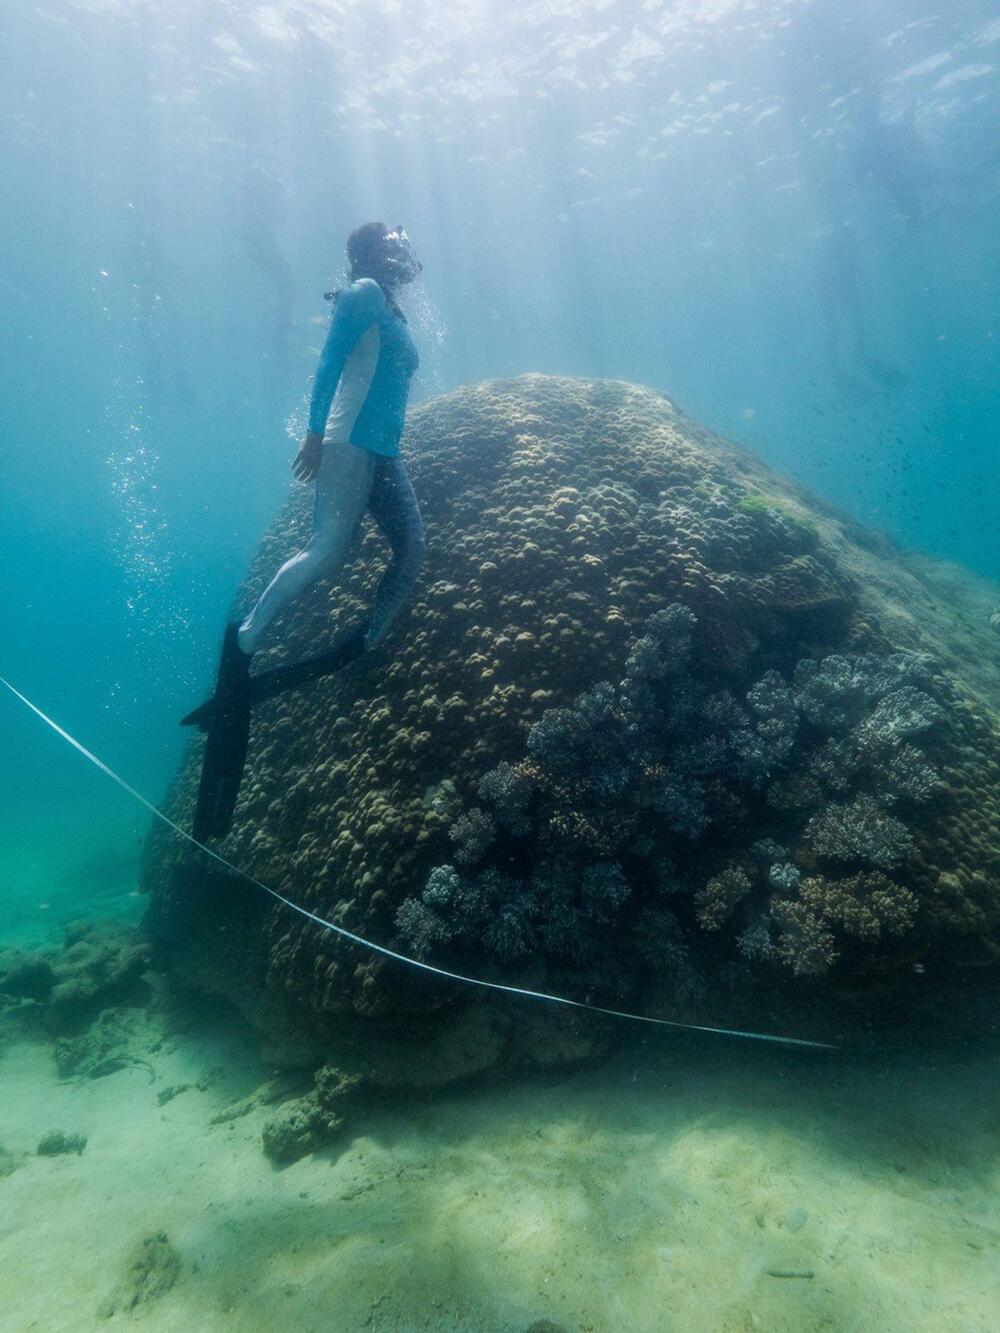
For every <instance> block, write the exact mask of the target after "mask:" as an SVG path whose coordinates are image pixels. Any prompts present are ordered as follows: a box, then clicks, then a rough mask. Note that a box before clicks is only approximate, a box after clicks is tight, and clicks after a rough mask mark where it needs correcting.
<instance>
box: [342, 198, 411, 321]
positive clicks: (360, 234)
mask: <svg viewBox="0 0 1000 1333" xmlns="http://www.w3.org/2000/svg"><path fill="white" fill-rule="evenodd" d="M388 232H389V228H388V227H387V226H386V225H385V223H384V222H366V223H364V225H363V226H360V227H356V228H355V229H354V231H352V232H351V234H350V236H348V238H347V260H348V263H349V264H350V274H349V278H348V281H350V282H357V280H358V278H373V279H374V276H375V275H374V273H373V272H372V270H373V269H375V268H377V266H378V255H379V251H380V249H381V247H382V242H383V241H384V240H385V238H386V236H387V235H388ZM375 280H376V281H377V279H375ZM379 286H380V287H381V286H382V284H381V283H379ZM382 292H383V294H384V296H385V299H386V300H387V301H388V302H389V306H390V308H391V309H392V311H393V313H394V314H396V315H398V316H399V317H400V319H403V320H405V319H406V316H405V315H404V314H403V312H402V310H400V308H399V306H398V305H397V303H396V299H395V297H394V296H393V295H392V293H391V292H387V291H386V290H385V288H384V287H382ZM339 295H340V288H339V287H338V288H337V289H336V290H335V291H330V292H324V293H323V298H324V300H326V301H336V299H337V297H338V296H339Z"/></svg>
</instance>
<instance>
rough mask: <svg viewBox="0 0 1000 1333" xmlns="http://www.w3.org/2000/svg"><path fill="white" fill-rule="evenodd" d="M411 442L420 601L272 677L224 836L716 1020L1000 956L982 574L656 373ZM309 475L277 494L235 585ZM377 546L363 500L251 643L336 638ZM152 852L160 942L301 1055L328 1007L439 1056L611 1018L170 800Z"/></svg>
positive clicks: (602, 990) (563, 967)
mask: <svg viewBox="0 0 1000 1333" xmlns="http://www.w3.org/2000/svg"><path fill="white" fill-rule="evenodd" d="M405 451H406V455H407V458H408V460H409V463H410V466H411V471H412V476H413V480H414V485H415V487H416V490H417V493H418V496H419V498H420V503H421V507H422V510H423V513H424V518H425V521H426V527H427V536H428V546H429V555H428V559H427V564H426V567H425V569H424V572H423V574H422V577H421V580H420V583H419V587H418V589H417V592H416V595H415V597H414V598H413V600H412V603H411V604H410V606H409V607H408V608H407V609H406V611H405V612H404V613H403V615H402V616H401V617H400V619H399V621H398V622H397V625H396V627H395V628H394V630H393V632H392V635H391V636H390V638H389V640H388V641H387V643H386V644H385V645H384V647H383V648H382V649H380V650H379V651H378V652H377V653H376V654H374V655H372V656H371V657H368V658H366V659H364V660H363V661H362V662H360V663H358V664H355V665H354V666H352V667H351V668H349V669H348V670H347V671H346V672H344V673H343V674H342V675H341V676H339V677H337V678H333V679H328V680H325V681H322V682H320V683H319V684H316V685H314V686H311V687H310V688H309V689H307V690H304V691H301V692H298V693H292V694H287V695H285V696H283V697H280V698H277V699H274V700H272V701H270V702H268V703H266V704H264V705H261V706H260V707H259V708H258V710H257V711H256V713H255V717H254V722H253V733H252V737H251V746H250V756H249V763H248V768H247V774H246V780H245V783H244V787H243V791H242V794H241V797H240V802H239V805H238V806H237V810H236V818H235V822H234V825H233V830H232V833H231V834H230V836H229V837H228V839H227V840H226V842H225V843H224V844H223V847H222V850H223V852H224V854H225V855H226V857H227V858H229V859H230V860H232V861H233V862H235V863H236V864H237V865H239V866H242V867H245V869H246V870H247V871H249V872H250V873H251V874H252V875H254V876H256V877H257V878H259V879H261V880H263V881H265V882H267V883H268V884H270V885H272V886H273V887H274V888H276V889H278V890H280V891H281V892H282V893H284V894H286V895H287V896H288V897H290V898H293V899H294V900H295V901H296V902H298V903H301V904H302V905H303V906H305V907H307V908H308V909H309V910H310V911H312V912H314V913H317V914H318V915H320V916H322V917H324V918H327V919H329V920H332V921H334V922H336V923H338V924H340V925H342V926H345V927H347V928H348V929H350V930H352V931H354V932H356V933H358V934H360V935H362V936H365V937H367V938H369V939H372V940H375V941H378V942H379V943H382V944H386V945H389V946H391V947H394V948H399V949H401V950H402V951H404V952H407V953H410V954H415V955H418V956H420V957H426V958H427V959H429V960H430V961H431V962H434V963H438V964H440V965H442V966H445V967H449V968H452V969H454V970H458V971H465V972H468V973H472V974H474V975H478V976H483V977H488V978H493V979H498V980H508V981H511V982H513V983H515V984H520V985H529V986H530V987H531V988H533V989H544V988H553V989H558V990H560V991H562V992H563V993H570V994H573V995H578V996H583V995H587V996H589V997H591V998H593V999H595V1000H597V1001H598V1002H604V1003H613V1004H614V1007H618V1008H620V1007H624V1006H626V1005H628V1006H630V1007H632V1008H645V1009H647V1010H655V1011H656V1012H658V1013H661V1014H664V1015H669V1016H673V1017H681V1018H695V1019H698V1020H702V1021H706V1020H707V1021H717V1022H723V1023H724V1022H726V1021H727V1020H731V1019H732V1018H733V1017H734V1016H735V1015H736V1014H737V1013H738V1012H739V1013H742V1014H743V1015H744V1017H745V1016H747V1015H748V1014H750V1013H751V1012H752V1000H753V997H755V996H760V995H762V994H765V993H767V994H769V995H771V996H772V1000H771V1001H769V1012H768V1019H769V1021H770V1022H772V1023H774V1022H785V1024H786V1026H791V1025H793V1021H794V1018H795V1017H796V1016H799V1015H802V1014H804V1013H805V1012H806V1010H805V1009H804V1008H803V1002H804V1000H805V998H806V997H807V996H809V995H813V994H817V993H819V992H820V991H822V994H823V996H824V997H825V998H824V1004H826V1005H827V1006H828V1007H829V1005H830V1004H831V1003H835V1001H836V997H837V996H840V995H845V994H848V993H849V994H851V995H852V996H853V997H854V1003H855V1004H857V996H858V995H859V994H862V993H863V994H865V995H866V996H867V997H868V998H867V1000H866V1003H867V1005H868V1006H869V1008H870V1007H871V1006H873V1005H874V1006H875V1007H878V1006H879V1005H880V1004H884V1005H888V1004H889V999H888V998H887V997H890V996H892V995H894V994H895V995H898V994H899V993H900V991H901V990H902V991H905V990H906V988H907V987H912V986H913V985H914V984H915V983H914V981H913V978H914V977H915V976H919V977H920V984H921V985H923V986H924V987H926V986H927V984H928V982H927V980H926V978H927V975H928V972H931V973H933V974H935V975H936V974H940V973H942V972H943V971H944V970H945V969H946V967H947V966H949V965H950V964H951V963H954V962H956V961H964V962H968V963H978V962H982V961H987V960H990V959H993V958H995V957H996V956H997V955H996V943H995V941H996V938H997V932H998V928H1000V815H998V814H997V811H998V810H1000V801H998V797H1000V764H998V762H997V757H996V756H997V740H998V733H1000V718H998V713H997V711H996V710H997V706H998V701H1000V668H998V652H997V640H996V636H995V635H994V634H993V633H992V631H991V629H990V626H989V615H988V612H987V611H984V610H983V607H985V606H988V605H995V600H994V599H995V594H994V593H993V591H992V590H989V589H984V590H983V591H979V590H977V588H976V587H975V585H974V584H973V582H972V581H971V580H968V579H963V578H962V577H961V576H960V575H958V574H957V573H955V572H954V571H948V570H945V569H943V568H940V567H936V566H933V565H932V564H930V563H929V562H926V561H925V562H920V561H917V560H916V559H914V558H910V557H906V556H904V555H903V554H902V553H900V552H899V551H897V550H896V549H895V548H894V547H893V546H892V545H891V544H890V543H889V542H887V541H886V540H885V539H884V538H882V537H880V536H877V535H875V534H873V533H871V532H868V531H865V530H863V529H861V528H859V527H858V526H857V525H856V524H854V523H853V522H851V521H850V520H849V519H847V518H846V517H845V516H844V515H843V514H841V513H839V512H837V511H835V510H833V509H832V508H831V507H829V506H828V505H826V504H824V503H823V502H822V501H820V500H818V499H816V498H815V497H813V496H810V495H808V494H806V493H805V492H804V491H802V490H801V489H799V488H798V487H796V486H794V485H792V484H790V483H789V482H787V481H785V480H783V479H782V478H780V477H778V476H777V475H775V474H774V473H773V472H771V471H770V470H769V469H767V468H766V467H764V466H763V465H762V464H761V463H759V462H758V461H757V460H756V459H755V458H754V457H753V456H752V455H750V454H749V453H747V452H746V451H745V450H743V449H741V448H739V447H738V446H736V445H733V444H731V443H729V442H727V441H725V440H722V439H720V438H718V437H717V436H714V435H712V434H711V433H710V432H708V431H706V430H704V429H703V428H701V427H699V426H697V425H695V424H694V423H693V422H691V421H689V420H687V419H686V418H685V417H684V416H683V415H682V414H681V413H680V412H679V411H677V409H676V408H675V407H674V406H673V405H672V404H671V403H670V401H669V400H668V399H666V398H665V397H663V396H662V395H660V394H657V393H653V392H651V391H649V390H647V389H643V388H639V387H637V386H634V385H629V384H623V383H617V382H607V381H598V382H595V381H588V380H573V379H556V378H547V377H543V376H538V375H530V376H524V377H522V378H520V379H516V380H509V381H498V382H491V383H485V384H481V385H478V386H474V387H471V388H466V389H462V390H459V391H457V392H455V393H451V394H448V395H446V396H444V397H442V398H439V399H436V400H435V401H433V402H431V403H428V404H426V405H424V406H421V407H419V408H417V409H416V410H415V411H413V412H412V413H411V414H410V417H409V421H408V427H407V436H406V440H405ZM309 500H310V497H309V495H308V493H307V492H306V491H298V490H297V491H296V492H295V494H294V495H293V496H292V498H291V499H290V500H289V501H288V503H287V504H286V505H285V507H284V508H283V509H282V510H281V512H280V514H279V516H278V519H277V520H276V522H275V524H274V526H273V527H272V528H271V530H270V531H269V533H268V534H267V536H266V537H265V539H264V542H263V544H262V546H261V548H260V551H259V552H258V555H257V557H256V559H255V560H254V563H253V565H252V568H251V571H250V575H249V578H248V580H247V584H246V586H245V588H244V589H243V591H242V593H241V596H240V605H241V606H244V605H246V604H247V603H248V602H249V601H250V600H251V599H253V598H254V597H256V596H257V594H258V593H259V591H260V590H261V588H262V587H263V585H264V583H265V582H266V580H267V579H268V578H269V577H270V575H271V574H272V572H273V571H274V569H275V568H276V566H277V565H278V563H279V562H280V561H281V560H282V559H284V558H285V557H286V556H287V555H288V554H289V553H290V552H291V551H293V550H295V549H296V548H297V547H298V546H299V545H300V544H301V543H302V542H303V540H304V538H305V535H306V532H307V528H308V523H309ZM382 561H383V549H382V544H381V541H380V538H379V537H378V535H377V534H376V533H375V531H374V530H373V529H369V530H367V531H366V532H365V533H364V535H363V538H362V539H361V542H360V545H359V550H358V552H357V558H356V559H355V560H354V561H353V562H352V563H351V564H350V566H349V568H348V569H347V571H346V574H345V576H344V578H343V579H342V580H341V581H340V582H338V583H336V584H331V583H325V582H324V583H320V584H319V585H318V586H317V587H315V588H314V589H312V590H310V591H309V592H308V593H307V594H305V595H304V596H303V597H302V598H300V600H299V601H298V602H297V603H296V604H295V606H294V607H293V608H291V609H290V611H289V612H288V613H287V615H286V616H285V618H284V619H283V621H281V622H280V623H279V624H278V625H277V626H276V630H275V633H274V634H273V636H272V638H271V640H270V643H269V645H268V646H267V647H266V648H265V649H264V650H263V651H262V652H261V653H260V655H259V659H258V665H259V667H261V668H263V667H270V666H274V665H277V664H278V663H280V662H282V661H285V660H289V659H294V658H297V657H299V656H301V655H304V654H307V653H311V652H315V651H317V650H319V649H320V648H321V647H322V646H323V645H325V644H326V643H327V642H328V641H329V639H330V637H331V635H333V634H334V633H335V632H336V631H337V630H338V629H339V628H342V627H343V626H344V625H346V624H348V623H350V622H351V621H352V620H354V619H355V618H356V617H357V616H358V614H359V613H361V612H362V610H363V609H364V608H365V607H367V606H368V605H369V604H370V602H371V598H372V593H373V590H374V586H375V582H376V579H377V576H378V573H379V571H380V569H381V567H382ZM945 585H946V591H944V592H942V591H939V588H943V587H945ZM199 760H200V749H199V748H198V746H197V745H195V746H194V747H193V748H192V750H191V752H190V754H189V756H188V759H187V761H186V763H185V765H184V768H183V771H182V773H181V774H180V777H179V780H178V782H177V784H176V786H175V789H174V793H173V796H172V798H171V814H172V815H173V816H174V817H175V818H177V819H178V820H180V821H182V822H186V821H188V820H189V819H190V814H191V808H192V804H193V795H194V788H195V778H196V772H197V766H198V762H199ZM145 877H146V887H147V889H149V890H150V892H151V894H152V903H151V908H150V917H149V920H150V924H151V927H152V930H153V934H154V938H155V940H156V943H157V947H158V950H159V954H160V957H161V959H163V960H164V961H166V962H167V963H168V964H169V966H171V967H172V968H173V969H174V971H175V973H176V974H177V975H178V977H180V978H181V979H183V980H185V981H186V982H188V983H189V984H194V985H196V986H199V987H201V988H203V989H205V990H208V991H214V992H217V993H221V994H224V995H226V996H227V997H228V998H229V999H230V1000H232V1001H233V1002H234V1003H235V1004H236V1005H237V1006H238V1007H239V1008H241V1009H242V1010H243V1012H244V1013H245V1014H246V1015H247V1016H248V1017H249V1018H250V1019H251V1021H252V1022H254V1023H256V1024H257V1025H258V1026H259V1027H261V1028H262V1029H264V1030H267V1031H268V1032H269V1033H270V1035H271V1036H272V1037H275V1038H277V1039H278V1041H279V1042H280V1043H281V1044H283V1045H284V1046H285V1048H286V1049H287V1048H288V1047H289V1046H290V1045H291V1044H292V1043H294V1042H295V1041H304V1042H307V1043H309V1042H311V1043H314V1044H315V1043H318V1044H319V1046H320V1047H322V1045H323V1043H324V1042H326V1041H329V1040H330V1039H331V1037H332V1035H333V1034H337V1039H338V1042H339V1043H340V1048H339V1050H338V1056H337V1063H338V1064H341V1065H344V1064H345V1063H346V1064H349V1063H350V1061H349V1060H345V1056H344V1050H343V1047H344V1044H345V1043H349V1042H350V1041H351V1040H352V1039H356V1040H359V1042H360V1043H361V1046H362V1047H363V1049H364V1051H365V1057H364V1058H365V1060H367V1061H368V1064H369V1072H371V1070H372V1069H374V1068H375V1066H376V1065H379V1062H380V1054H379V1053H382V1054H383V1055H384V1056H385V1058H384V1060H382V1064H383V1065H385V1066H386V1067H388V1066H389V1065H393V1067H394V1068H395V1069H396V1070H397V1071H398V1070H399V1069H400V1068H401V1067H403V1066H406V1067H407V1068H409V1070H410V1072H411V1074H412V1077H413V1079H414V1080H417V1081H420V1080H423V1079H426V1078H428V1077H429V1075H428V1068H429V1066H431V1067H435V1068H439V1069H440V1070H441V1071H443V1074H442V1076H447V1075H448V1074H449V1073H453V1072H466V1071H468V1070H469V1069H473V1068H482V1067H486V1066H489V1065H490V1064H495V1063H497V1062H498V1061H501V1060H503V1059H504V1058H510V1059H524V1060H532V1061H536V1060H545V1059H563V1058H566V1059H571V1058H575V1057H577V1056H578V1055H580V1054H583V1053H585V1052H586V1050H587V1049H588V1047H589V1045H590V1043H591V1039H592V1035H593V1030H592V1029H588V1031H587V1033H583V1031H582V1029H581V1027H580V1025H579V1023H578V1024H577V1025H576V1027H575V1028H574V1027H573V1023H572V1022H571V1021H570V1020H566V1019H565V1018H564V1017H562V1016H560V1015H559V1014H556V1015H555V1016H554V1017H552V1018H551V1019H550V1018H548V1017H545V1016H543V1014H542V1013H541V1011H535V1010H531V1011H528V1012H525V1009H524V1007H523V1005H522V1006H521V1007H520V1008H518V1009H516V1010H512V1009H511V1006H510V1003H509V1002H500V1001H498V1002H496V1003H495V1004H493V1005H491V1003H490V1002H489V1001H486V1002H484V1001H482V1000H481V999H480V998H479V996H478V995H477V993H476V992H471V993H470V992H468V991H464V990H461V989H460V988H458V989H456V988H454V987H448V986H445V985H444V984H442V983H440V982H436V981H434V980H433V979H428V978H427V977H426V976H422V975H420V974H419V973H414V972H412V971H411V970H408V969H406V968H405V967H402V966H400V965H399V964H396V963H393V962H391V961H387V960H385V959H383V958H380V957H378V956H374V955H371V954H368V953H365V952H364V951H363V950H360V949H359V948H358V947H357V946H354V945H352V944H349V943H346V942H344V941H343V940H341V939H338V938H337V937H336V936H335V935H334V934H332V933H330V932H326V931H323V930H322V929H320V928H318V927H317V926H316V925H314V924H312V923H311V922H309V921H307V920H304V919H302V918H301V917H298V916H296V915H294V914H292V913H290V912H289V911H288V910H287V908H284V907H282V906H280V905H278V904H276V903H274V902H273V901H270V900H268V899H267V898H266V897H265V896H264V895H263V894H260V893H259V891H258V890H255V889H253V888H252V887H250V886H249V885H246V884H244V883H239V882H233V881H231V880H230V881H227V880H225V879H224V878H223V877H222V875H220V873H219V872H218V871H217V870H216V869H213V867H212V866H211V865H210V864H208V863H206V862H205V861H204V860H203V859H201V858H199V857H198V856H197V854H192V853H191V851H190V849H189V848H187V847H185V846H184V845H182V844H179V843H178V842H177V841H176V840H171V838H170V837H169V835H167V834H165V833H163V832H161V831H160V830H154V832H153V833H152V835H151V838H150V843H149V846H148V848H147V856H146V869H145ZM796 992H798V993H799V995H798V998H797V999H796V1001H795V1003H792V1001H791V998H790V997H791V996H793V995H795V994H796ZM924 993H926V991H925V992H924ZM775 995H778V996H780V997H782V1003H781V1004H780V1005H779V1006H778V1007H777V1008H776V1005H775V1003H774V1000H773V997H774V996H775ZM831 997H833V999H831ZM872 997H874V998H872ZM470 1004H471V1005H472V1007H470ZM828 1011H829V1010H828V1008H827V1012H828ZM547 1012H548V1014H550V1015H551V1014H552V1013H553V1011H551V1010H550V1011H547ZM365 1020H366V1021H365ZM540 1025H541V1026H540ZM546 1025H548V1026H546ZM556 1026H558V1027H559V1032H558V1040H557V1039H556V1037H555V1035H554V1032H555V1028H556ZM359 1031H363V1037H362V1038H358V1036H357V1034H358V1032H359ZM415 1033H419V1035H420V1036H421V1037H422V1038H423V1039H424V1040H425V1042H427V1043H430V1045H424V1046H421V1044H420V1042H419V1041H416V1040H415V1037H414V1034H415ZM386 1052H389V1054H385V1053H386ZM428 1052H430V1054H428Z"/></svg>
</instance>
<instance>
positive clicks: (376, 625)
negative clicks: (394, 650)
mask: <svg viewBox="0 0 1000 1333" xmlns="http://www.w3.org/2000/svg"><path fill="white" fill-rule="evenodd" d="M368 512H369V513H370V514H371V516H372V518H374V520H375V522H376V523H377V524H378V526H379V529H380V530H381V532H382V534H383V536H385V538H386V539H387V540H388V542H389V545H390V546H391V547H392V557H391V559H390V561H389V565H388V567H387V569H386V571H385V573H384V574H383V575H382V580H381V582H380V583H379V585H378V592H377V593H376V594H375V607H374V609H373V611H372V617H371V623H370V625H369V628H368V632H367V634H366V635H365V647H366V648H374V647H375V645H376V644H377V643H379V642H380V640H381V639H382V638H384V636H385V634H386V633H387V632H388V629H389V626H390V625H391V624H392V622H393V620H394V619H395V617H396V616H397V614H398V613H399V611H400V610H401V609H402V607H403V604H404V603H405V601H406V599H407V598H408V597H409V595H410V590H411V588H412V587H413V584H414V583H415V582H416V578H417V575H418V574H419V573H420V566H421V565H422V564H423V561H424V554H425V552H426V549H427V544H426V541H425V538H424V524H423V520H422V519H421V517H420V506H419V505H418V504H417V497H416V495H415V493H414V490H413V484H412V482H411V481H410V477H409V473H408V472H407V471H406V467H405V465H404V463H403V460H402V459H401V458H380V459H379V460H378V467H377V468H376V472H375V480H374V483H373V485H372V491H371V499H370V500H369V502H368Z"/></svg>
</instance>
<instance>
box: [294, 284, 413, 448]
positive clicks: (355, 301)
mask: <svg viewBox="0 0 1000 1333" xmlns="http://www.w3.org/2000/svg"><path fill="white" fill-rule="evenodd" d="M419 360H420V359H419V357H418V355H417V349H416V347H415V346H414V343H413V339H412V338H411V337H410V331H409V329H408V328H407V326H406V321H405V320H404V319H403V318H402V317H401V316H400V315H398V314H396V312H395V311H394V310H393V308H392V306H391V305H390V304H389V302H388V301H387V300H386V297H385V293H384V292H383V291H382V288H381V287H380V286H379V285H378V283H377V282H375V281H374V280H373V279H372V278H359V279H358V281H357V282H352V283H351V285H350V286H349V287H345V288H344V289H343V291H341V293H340V295H339V296H338V297H337V303H336V305H335V306H334V308H333V316H332V318H331V320H330V330H329V332H328V333H327V335H326V342H325V343H324V345H323V351H322V354H321V355H320V359H319V365H318V366H317V368H316V380H315V383H314V384H313V392H312V401H311V403H310V407H309V429H310V431H313V432H315V433H316V434H317V435H323V434H325V433H326V431H327V423H328V420H329V418H330V408H331V405H333V404H334V394H335V393H336V391H337V386H338V383H341V379H342V376H343V383H342V384H341V393H340V395H338V401H339V400H340V399H341V398H343V399H348V398H349V397H351V396H352V395H353V397H354V398H355V399H356V401H355V402H354V403H353V404H351V403H345V404H344V409H345V410H343V411H341V412H340V414H339V418H340V421H341V425H342V427H343V430H342V432H341V433H343V434H345V438H349V439H350V443H351V444H355V445H358V446H359V447H360V448H362V449H368V450H369V451H370V452H371V453H373V454H381V455H382V456H383V457H384V458H397V457H398V456H399V439H400V436H401V435H402V433H403V425H404V421H405V417H406V399H407V396H408V394H409V390H410V380H411V378H412V377H413V372H414V371H415V370H416V369H417V366H418V364H419ZM345 367H349V370H350V374H349V375H345V373H344V372H345ZM358 385H360V393H359V392H358ZM362 395H363V396H362ZM334 419H335V420H336V419H338V410H337V408H335V410H334ZM331 433H335V432H334V427H333V424H332V423H331Z"/></svg>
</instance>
